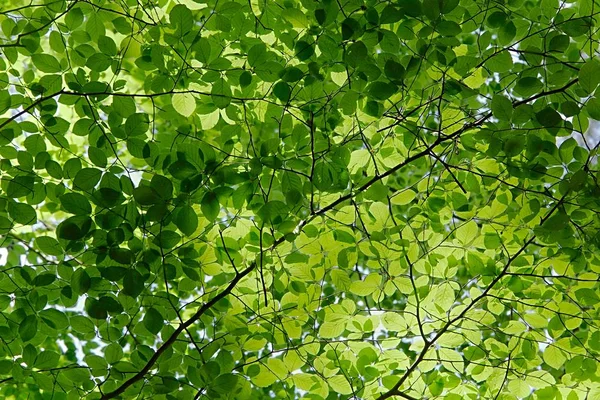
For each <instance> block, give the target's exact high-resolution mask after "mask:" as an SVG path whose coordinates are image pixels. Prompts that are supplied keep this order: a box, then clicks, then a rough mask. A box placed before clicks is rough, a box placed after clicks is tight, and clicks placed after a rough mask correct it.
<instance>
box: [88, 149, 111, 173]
mask: <svg viewBox="0 0 600 400" xmlns="http://www.w3.org/2000/svg"><path fill="white" fill-rule="evenodd" d="M88 157H89V158H90V161H91V162H93V163H94V165H96V166H98V167H100V168H105V167H106V164H107V163H108V160H107V158H106V153H104V150H102V149H99V148H97V147H93V146H91V147H88Z"/></svg>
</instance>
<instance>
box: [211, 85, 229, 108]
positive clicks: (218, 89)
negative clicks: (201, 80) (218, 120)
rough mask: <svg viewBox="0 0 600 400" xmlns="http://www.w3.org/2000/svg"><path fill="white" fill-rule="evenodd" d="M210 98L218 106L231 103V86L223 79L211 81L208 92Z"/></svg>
mask: <svg viewBox="0 0 600 400" xmlns="http://www.w3.org/2000/svg"><path fill="white" fill-rule="evenodd" d="M210 96H211V99H212V101H213V103H214V104H215V106H217V107H218V108H225V107H227V106H228V105H229V104H230V103H231V88H230V87H229V84H228V83H227V81H225V79H218V80H217V81H216V82H215V83H213V86H212V90H211V92H210Z"/></svg>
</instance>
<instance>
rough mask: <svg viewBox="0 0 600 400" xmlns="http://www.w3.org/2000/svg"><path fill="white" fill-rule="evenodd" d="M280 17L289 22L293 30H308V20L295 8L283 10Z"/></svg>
mask: <svg viewBox="0 0 600 400" xmlns="http://www.w3.org/2000/svg"><path fill="white" fill-rule="evenodd" d="M281 16H282V17H283V18H285V19H286V20H287V21H289V22H290V23H291V24H292V26H293V27H294V28H308V24H309V22H308V18H306V15H304V13H303V12H302V11H300V10H299V9H297V8H285V9H284V10H283V11H282V12H281Z"/></svg>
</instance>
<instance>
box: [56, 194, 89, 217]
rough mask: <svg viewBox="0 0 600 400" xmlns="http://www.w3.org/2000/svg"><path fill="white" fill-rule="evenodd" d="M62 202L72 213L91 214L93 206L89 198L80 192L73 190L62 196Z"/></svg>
mask: <svg viewBox="0 0 600 400" xmlns="http://www.w3.org/2000/svg"><path fill="white" fill-rule="evenodd" d="M60 203H61V205H62V206H63V208H64V209H65V210H66V211H67V212H69V213H71V214H75V215H90V214H91V213H92V206H91V204H90V202H89V200H88V199H87V197H85V196H83V195H82V194H79V193H75V192H73V193H67V194H64V195H62V196H60Z"/></svg>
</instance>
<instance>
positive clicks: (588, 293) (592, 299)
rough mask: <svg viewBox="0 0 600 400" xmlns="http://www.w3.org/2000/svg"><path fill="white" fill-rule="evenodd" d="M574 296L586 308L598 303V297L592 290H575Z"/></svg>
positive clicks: (599, 298)
mask: <svg viewBox="0 0 600 400" xmlns="http://www.w3.org/2000/svg"><path fill="white" fill-rule="evenodd" d="M575 296H576V297H577V300H579V301H580V302H581V303H582V304H584V305H586V306H595V305H596V304H598V303H600V297H599V296H598V293H596V291H595V290H594V289H588V288H584V289H577V290H576V291H575Z"/></svg>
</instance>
